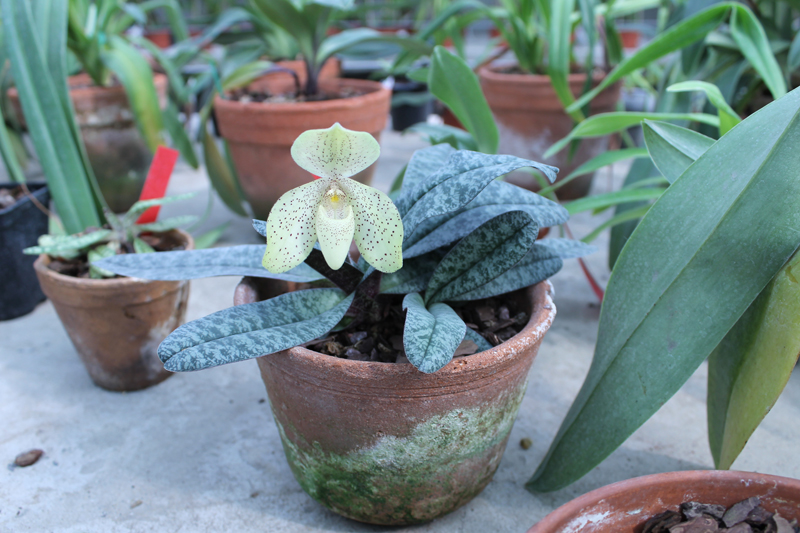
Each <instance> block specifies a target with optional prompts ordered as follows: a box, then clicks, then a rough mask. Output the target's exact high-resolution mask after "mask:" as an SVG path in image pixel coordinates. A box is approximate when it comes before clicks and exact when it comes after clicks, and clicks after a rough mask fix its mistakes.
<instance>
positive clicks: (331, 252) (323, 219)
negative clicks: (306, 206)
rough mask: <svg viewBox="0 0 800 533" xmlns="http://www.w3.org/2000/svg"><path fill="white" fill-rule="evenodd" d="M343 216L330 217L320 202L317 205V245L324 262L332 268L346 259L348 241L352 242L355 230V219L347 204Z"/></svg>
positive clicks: (348, 248)
mask: <svg viewBox="0 0 800 533" xmlns="http://www.w3.org/2000/svg"><path fill="white" fill-rule="evenodd" d="M344 214H345V217H344V218H331V217H329V216H328V211H327V210H326V209H325V207H323V205H322V204H320V205H319V206H318V207H317V218H316V221H315V223H316V228H317V238H318V239H319V247H320V248H321V249H322V255H323V256H324V257H325V262H326V263H328V266H329V267H331V268H332V269H334V270H338V269H339V268H341V266H342V265H343V264H344V260H345V259H347V252H349V251H350V243H351V242H353V233H354V231H355V220H354V219H353V209H352V208H351V207H350V206H347V207H346V208H345V209H344Z"/></svg>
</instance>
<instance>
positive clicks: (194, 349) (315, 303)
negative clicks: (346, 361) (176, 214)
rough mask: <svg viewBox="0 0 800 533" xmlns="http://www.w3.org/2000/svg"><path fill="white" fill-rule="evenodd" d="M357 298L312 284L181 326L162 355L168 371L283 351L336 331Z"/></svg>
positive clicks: (167, 341)
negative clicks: (311, 287)
mask: <svg viewBox="0 0 800 533" xmlns="http://www.w3.org/2000/svg"><path fill="white" fill-rule="evenodd" d="M156 255H158V254H156ZM352 301H353V294H351V295H350V296H345V294H344V292H342V291H340V290H339V289H309V290H305V291H297V292H290V293H287V294H282V295H280V296H277V297H275V298H272V299H271V300H265V301H263V302H256V303H252V304H245V305H237V306H235V307H230V308H228V309H224V310H222V311H218V312H216V313H213V314H211V315H208V316H206V317H203V318H200V319H198V320H195V321H193V322H189V323H188V324H184V325H183V326H181V327H179V328H178V329H176V330H175V331H173V332H172V334H170V336H169V337H167V338H166V339H164V342H162V343H161V345H160V346H159V347H158V356H159V357H160V358H161V360H162V361H164V368H166V369H167V370H170V371H172V372H187V371H192V370H202V369H204V368H210V367H212V366H219V365H224V364H227V363H235V362H236V361H244V360H245V359H253V358H254V357H260V356H262V355H267V354H271V353H275V352H279V351H281V350H286V349H289V348H292V347H294V346H298V345H300V344H302V343H304V342H308V341H311V340H314V339H316V338H317V337H320V336H322V335H324V334H325V333H327V332H328V331H330V330H331V329H332V328H333V327H334V326H335V325H336V324H337V323H338V322H339V321H340V320H341V319H342V317H343V316H344V314H345V312H347V309H348V308H349V307H350V304H351V303H352Z"/></svg>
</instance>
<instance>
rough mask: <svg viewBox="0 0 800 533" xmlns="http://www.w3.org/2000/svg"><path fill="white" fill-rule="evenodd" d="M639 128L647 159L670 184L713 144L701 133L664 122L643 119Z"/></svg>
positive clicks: (711, 140) (712, 140) (712, 141)
mask: <svg viewBox="0 0 800 533" xmlns="http://www.w3.org/2000/svg"><path fill="white" fill-rule="evenodd" d="M642 128H643V130H644V142H645V143H646V144H647V150H648V152H649V153H650V158H651V159H652V160H653V163H654V164H655V165H656V167H657V168H658V170H659V171H660V172H661V174H662V175H663V176H664V177H665V178H666V179H667V181H669V182H670V183H673V182H674V181H675V180H676V179H678V177H679V176H680V175H681V174H683V172H684V171H685V170H686V169H687V168H688V167H689V165H691V164H692V163H694V162H695V161H696V160H697V158H698V157H700V156H701V155H703V154H704V153H705V152H706V150H708V149H709V148H710V147H711V145H712V144H714V139H711V138H709V137H706V136H705V135H703V134H701V133H697V132H696V131H692V130H690V129H687V128H682V127H680V126H675V125H674V124H668V123H666V122H658V121H650V120H645V121H644V122H643V124H642Z"/></svg>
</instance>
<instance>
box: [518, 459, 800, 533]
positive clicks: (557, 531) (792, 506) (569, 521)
mask: <svg viewBox="0 0 800 533" xmlns="http://www.w3.org/2000/svg"><path fill="white" fill-rule="evenodd" d="M750 496H758V497H759V498H761V505H762V506H763V507H764V508H765V509H766V510H768V511H770V512H773V513H774V512H778V513H780V515H781V516H782V517H784V518H786V519H787V520H792V519H793V518H797V519H800V481H798V480H796V479H790V478H785V477H779V476H771V475H768V474H756V473H751V472H734V471H728V470H694V471H686V472H669V473H666V474H654V475H651V476H643V477H637V478H634V479H629V480H626V481H620V482H619V483H614V484H612V485H607V486H605V487H601V488H599V489H597V490H593V491H592V492H589V493H587V494H584V495H583V496H581V497H579V498H575V499H574V500H572V501H570V502H567V503H566V504H564V505H562V506H561V507H559V508H558V509H556V510H555V511H553V512H552V513H550V514H549V515H547V516H546V517H545V518H544V520H542V521H541V522H539V523H538V524H536V525H535V526H533V527H532V528H530V529H529V530H528V533H567V532H569V533H634V532H637V531H640V530H641V527H639V526H641V525H642V524H644V523H645V522H646V521H647V520H648V519H649V518H651V517H653V516H655V515H657V514H659V513H661V512H662V511H666V510H672V511H677V510H678V507H679V506H680V504H681V503H683V502H689V501H697V502H700V503H711V504H719V505H724V506H726V507H729V506H731V505H733V504H734V503H737V502H740V501H742V500H744V499H745V498H749V497H750Z"/></svg>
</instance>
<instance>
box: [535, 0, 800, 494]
mask: <svg viewBox="0 0 800 533" xmlns="http://www.w3.org/2000/svg"><path fill="white" fill-rule="evenodd" d="M726 7H728V8H729V6H726ZM648 127H649V128H650V129H651V130H653V132H654V133H650V134H649V133H648ZM659 131H661V132H662V133H661V134H657V133H658V132H659ZM687 131H688V130H682V129H681V128H679V127H678V126H674V125H668V124H667V125H659V124H647V125H646V128H645V138H646V139H648V136H649V137H650V139H649V140H648V150H649V152H650V155H651V157H652V159H653V161H654V163H655V164H656V166H657V167H658V168H659V170H660V171H661V172H662V173H663V175H664V177H665V178H667V179H668V180H674V182H673V183H672V184H671V185H670V186H669V188H667V189H666V191H665V192H664V193H663V194H662V195H661V196H660V198H659V199H658V200H657V201H656V202H655V203H654V204H653V206H652V207H651V208H650V209H649V211H648V212H647V215H646V216H645V217H644V218H643V219H642V221H641V223H640V224H639V225H638V227H637V228H636V230H635V231H634V233H633V235H632V236H631V237H630V239H629V240H628V242H627V244H626V245H625V247H624V248H623V250H622V253H621V254H620V256H619V258H618V260H617V263H616V264H615V267H614V270H613V271H612V275H611V279H610V281H609V284H608V289H607V291H606V295H605V298H604V300H603V308H602V312H601V316H600V325H599V336H598V343H597V348H596V351H595V358H594V361H593V364H592V368H591V369H590V371H589V375H588V376H587V379H586V381H585V383H584V385H583V388H582V390H581V392H580V393H579V394H578V397H577V398H576V400H575V402H574V403H573V405H572V408H571V409H570V412H569V413H568V415H567V418H566V419H565V421H564V423H563V424H562V427H561V429H560V430H559V433H558V435H557V436H556V439H555V441H554V442H553V444H552V445H551V448H550V450H549V452H548V454H547V457H546V458H545V460H544V461H543V462H542V464H541V465H540V467H539V469H538V471H537V472H536V474H535V475H534V477H533V478H532V479H531V481H530V482H529V485H528V486H529V488H531V489H532V490H554V489H557V488H559V487H563V486H565V485H567V484H569V483H571V482H572V481H574V480H576V479H578V478H579V477H581V476H582V475H583V474H585V473H586V472H587V471H588V470H589V469H591V468H592V467H594V466H595V465H596V464H598V463H599V462H600V461H602V460H603V459H604V458H605V457H606V456H607V455H608V454H609V453H611V452H612V451H613V450H614V449H615V448H616V447H617V446H619V445H620V444H621V443H622V441H623V440H625V438H626V437H627V436H628V435H630V434H631V433H632V432H633V431H634V430H635V429H636V428H637V427H638V426H639V425H641V424H642V423H643V422H644V421H645V420H647V419H648V418H649V417H650V416H651V415H652V414H653V413H654V412H655V411H656V410H657V409H658V408H659V407H660V406H661V405H662V404H663V403H664V402H665V401H666V400H667V399H668V398H669V397H670V396H672V394H674V393H675V392H676V391H677V390H678V389H679V388H680V386H681V385H682V384H683V383H684V382H685V381H686V379H688V378H689V376H690V375H691V374H692V373H693V372H694V370H695V369H696V368H697V367H698V366H699V365H700V364H701V363H702V362H703V361H704V360H706V359H708V364H709V372H708V375H709V383H708V387H709V389H708V430H709V443H710V445H711V451H712V455H713V457H714V462H715V464H716V466H717V467H718V468H728V467H730V466H731V464H732V463H733V461H734V460H735V458H736V457H737V455H738V454H739V452H740V451H741V450H742V449H743V447H744V446H745V444H746V442H747V439H748V438H749V436H750V435H751V434H752V432H753V431H754V430H755V428H756V427H757V426H758V424H759V423H760V421H761V419H762V418H763V417H764V416H765V415H766V413H767V412H768V411H769V409H770V407H771V406H772V405H773V403H774V402H775V401H776V399H777V397H778V396H779V394H780V392H781V391H782V390H783V388H784V386H785V384H786V382H787V380H788V378H789V375H790V374H791V372H792V370H793V369H794V366H795V363H796V361H797V354H798V353H800V337H798V335H800V333H799V332H800V327H798V326H800V324H798V322H799V321H800V313H799V312H798V309H797V302H798V298H797V296H798V295H797V289H796V287H797V284H796V283H795V282H794V281H793V280H794V274H793V273H792V272H793V268H794V267H795V266H796V264H797V262H798V256H797V255H796V253H795V252H796V250H797V247H798V243H800V240H798V237H797V235H798V228H800V226H799V225H798V224H799V222H798V219H797V211H796V208H795V206H796V202H797V201H798V199H800V189H798V187H797V181H796V179H794V177H793V176H795V175H796V173H797V170H798V169H800V159H798V154H797V150H796V148H795V147H796V145H797V139H798V135H800V90H798V89H795V90H793V91H792V92H790V93H789V94H787V95H785V96H783V97H782V98H780V99H778V100H776V101H775V102H773V103H772V104H769V105H768V106H766V107H764V108H763V109H761V110H760V111H758V112H756V113H754V114H752V115H751V116H749V117H748V118H747V119H745V120H744V121H742V122H741V123H740V124H738V125H736V126H734V127H733V128H732V129H731V130H730V131H728V132H727V133H725V134H724V135H723V136H722V137H721V138H720V139H719V140H718V141H717V142H713V141H711V142H708V141H707V140H703V138H702V136H700V135H698V134H697V133H695V132H689V134H688V135H687V134H686V132H687ZM732 177H735V178H736V179H735V180H732ZM734 183H735V185H734ZM698 191H702V194H698ZM709 254H710V255H709ZM645 257H646V258H647V260H646V262H645V263H642V262H641V259H642V258H645ZM751 259H752V260H751ZM732 287H735V290H732V289H731V288H732ZM640 289H641V290H640ZM707 306H711V307H707ZM623 307H624V308H625V309H623ZM612 412H613V416H612V415H611V414H610V413H612ZM588 441H591V442H592V445H591V446H584V445H576V442H588Z"/></svg>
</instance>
